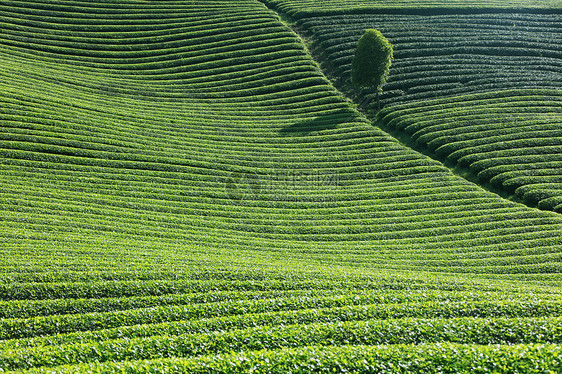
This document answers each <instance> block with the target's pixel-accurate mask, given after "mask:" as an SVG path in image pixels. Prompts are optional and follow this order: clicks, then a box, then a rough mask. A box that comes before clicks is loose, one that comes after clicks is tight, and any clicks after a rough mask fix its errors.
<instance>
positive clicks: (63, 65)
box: [0, 0, 562, 373]
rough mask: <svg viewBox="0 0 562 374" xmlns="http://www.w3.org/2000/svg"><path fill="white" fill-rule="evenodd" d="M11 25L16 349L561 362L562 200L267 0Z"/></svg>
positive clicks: (105, 8) (35, 362) (41, 365)
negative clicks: (413, 132) (342, 56)
mask: <svg viewBox="0 0 562 374" xmlns="http://www.w3.org/2000/svg"><path fill="white" fill-rule="evenodd" d="M0 27H1V30H2V32H0V76H1V79H0V102H1V104H0V123H1V129H2V131H1V132H0V154H1V159H0V160H1V163H2V167H1V168H0V180H1V183H2V187H3V188H2V189H1V190H0V194H1V198H0V204H1V210H2V215H1V219H0V245H1V247H0V259H1V260H0V372H43V373H46V372H61V373H63V372H68V373H76V372H201V373H211V372H241V373H242V372H243V373H245V372H249V371H252V372H270V373H276V372H287V373H290V372H294V373H297V372H318V371H324V372H328V371H329V372H333V371H340V372H344V371H345V370H347V371H363V372H377V373H378V372H380V373H385V372H386V373H396V372H404V373H410V372H427V373H430V372H438V371H440V372H445V373H456V372H466V371H469V370H470V371H473V372H506V373H508V372H514V371H519V372H541V373H542V372H548V370H550V371H551V372H558V371H560V370H561V367H560V366H561V363H560V361H559V358H558V357H559V355H560V341H561V336H562V335H561V332H560V326H561V324H560V316H561V313H560V311H561V303H560V301H561V300H562V299H561V295H560V288H559V282H560V276H559V274H560V269H561V265H560V264H561V262H560V257H561V253H560V248H561V246H562V237H561V235H560V233H561V232H562V217H560V215H559V214H557V213H554V212H547V211H539V210H537V209H532V208H529V207H527V206H525V205H522V204H519V203H515V202H512V201H508V200H505V199H503V198H501V197H499V196H497V195H495V194H492V193H489V192H487V191H485V190H483V189H482V188H480V187H479V186H477V185H475V184H472V183H470V182H467V181H466V180H465V179H463V178H460V177H458V176H455V175H454V174H453V173H451V172H450V170H449V169H448V168H446V167H445V166H443V165H442V164H440V163H438V162H436V161H433V160H432V159H430V158H428V157H426V156H423V155H421V154H419V153H417V152H415V151H413V150H412V149H410V148H407V147H405V146H403V145H402V144H400V143H399V142H398V141H397V140H396V139H394V138H392V137H391V136H390V135H388V134H387V133H385V132H383V131H382V130H380V129H378V128H377V127H374V126H373V124H372V123H371V122H370V121H369V120H368V119H367V118H366V117H365V116H364V115H363V114H361V113H360V112H358V111H357V110H356V109H355V107H354V105H353V104H352V103H350V102H349V101H348V100H346V99H345V98H344V97H343V96H342V94H340V93H339V92H338V91H337V90H336V89H335V88H334V87H333V86H332V85H331V83H330V82H329V81H328V79H326V77H325V76H324V75H323V74H322V72H321V71H320V69H319V67H318V65H317V64H316V63H315V62H314V61H313V60H312V58H311V57H310V55H309V54H308V53H307V50H306V49H305V47H304V45H303V44H302V41H301V39H300V38H299V37H298V36H297V35H296V34H295V33H294V32H293V31H292V30H291V29H290V28H289V27H288V26H286V25H285V24H284V23H283V22H282V21H281V19H280V18H279V16H278V15H277V14H276V13H275V12H273V11H271V10H269V9H268V8H267V7H266V6H265V5H263V4H261V3H260V2H257V1H253V0H241V1H236V2H233V1H216V0H215V1H206V0H196V1H190V2H181V1H158V2H143V3H139V2H137V1H133V0H128V1H120V2H113V1H101V0H97V1H66V0H49V1H4V2H2V3H1V4H0ZM389 84H390V83H389ZM529 89H531V88H529ZM550 91H553V92H557V91H556V90H555V88H551V89H550ZM550 91H548V90H546V89H544V92H545V94H544V96H545V97H546V96H548V95H547V92H550ZM487 94H488V93H486V92H484V93H474V95H476V98H481V96H482V95H487ZM479 95H480V96H479ZM551 96H554V94H552V95H551ZM481 99H483V98H481ZM389 100H390V98H389ZM545 100H546V99H545ZM490 102H492V101H490ZM409 103H410V102H406V101H404V102H399V101H396V102H395V103H394V104H393V105H402V106H403V107H401V110H403V111H404V112H407V111H408V107H407V105H409ZM397 108H398V107H397ZM385 110H386V109H385ZM388 115H389V116H390V115H391V113H390V112H389V113H388ZM537 126H538V124H537ZM478 370H480V371H478Z"/></svg>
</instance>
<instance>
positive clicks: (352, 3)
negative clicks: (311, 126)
mask: <svg viewBox="0 0 562 374" xmlns="http://www.w3.org/2000/svg"><path fill="white" fill-rule="evenodd" d="M261 1H262V2H264V3H265V4H267V5H268V6H269V7H271V8H273V9H276V10H277V11H279V12H281V13H284V14H287V15H289V16H290V17H292V18H294V19H301V18H306V17H313V16H319V15H335V14H355V13H357V14H370V13H417V14H419V13H425V14H428V15H433V14H436V13H443V12H445V13H480V12H482V11H484V12H509V11H510V10H512V9H513V8H516V9H526V10H533V11H541V10H542V11H544V10H547V11H558V12H559V11H560V9H561V8H562V7H561V6H560V3H559V2H557V1H555V0H540V1H530V0H509V1H500V0H468V1H462V0H449V1H445V0H384V1H383V0H324V1H321V2H319V1H315V0H261Z"/></svg>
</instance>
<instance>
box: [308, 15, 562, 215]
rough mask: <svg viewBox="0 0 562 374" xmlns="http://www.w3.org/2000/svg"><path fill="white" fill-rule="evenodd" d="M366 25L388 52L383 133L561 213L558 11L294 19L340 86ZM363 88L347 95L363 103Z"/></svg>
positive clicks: (561, 38)
mask: <svg viewBox="0 0 562 374" xmlns="http://www.w3.org/2000/svg"><path fill="white" fill-rule="evenodd" d="M449 12H450V11H449ZM373 25H375V26H376V27H378V28H380V29H381V31H382V32H383V33H385V34H386V35H387V36H388V38H389V40H390V41H391V42H392V43H393V44H394V47H395V55H396V59H395V61H394V64H393V68H392V73H391V76H390V80H389V82H388V84H387V85H386V86H385V91H386V92H385V94H384V97H383V99H382V104H383V106H384V110H383V111H382V112H380V113H378V115H379V120H380V121H381V122H382V123H381V126H382V127H383V128H385V129H387V131H390V132H393V133H395V135H396V136H397V137H399V138H401V139H403V140H404V141H405V142H406V143H408V144H411V145H412V146H413V147H414V148H418V149H420V150H423V151H425V152H428V153H429V154H431V155H433V157H434V158H436V159H439V160H441V161H443V162H446V163H448V165H449V166H451V167H454V168H457V169H459V173H461V174H462V173H468V174H470V175H471V176H472V178H471V179H472V180H474V181H477V182H479V183H481V184H484V185H489V186H490V187H491V188H494V189H495V190H496V191H498V192H500V193H503V194H504V195H505V196H513V197H514V199H516V200H517V201H520V202H523V203H525V204H528V205H530V206H534V207H538V208H540V209H545V210H553V211H556V212H559V213H560V212H562V179H561V178H560V176H561V175H562V168H561V165H562V164H561V163H560V161H561V160H562V159H561V150H562V148H560V147H561V146H562V137H561V134H562V105H561V98H562V89H561V87H562V65H561V64H562V26H561V25H562V14H561V12H560V10H559V9H551V10H545V11H544V13H541V12H538V13H537V10H534V11H533V12H531V11H529V12H528V13H525V12H522V13H510V12H501V13H498V12H496V13H490V12H484V13H478V12H477V11H476V10H472V11H470V12H468V13H467V14H447V12H446V13H443V14H436V15H426V14H424V15H419V14H417V15H416V14H406V15H404V14H402V15H401V14H366V15H341V16H314V17H304V18H302V19H300V20H299V27H301V28H302V29H303V30H305V31H306V32H308V33H310V34H311V35H312V37H313V40H314V44H313V49H315V50H317V52H318V54H319V56H320V57H319V58H320V59H321V60H322V61H324V62H325V64H326V66H327V68H328V69H330V70H331V71H332V74H333V75H334V76H336V77H338V78H339V80H338V83H339V84H338V86H340V87H344V88H343V89H344V90H345V87H346V86H347V87H349V84H348V81H349V79H348V77H349V75H350V71H351V60H352V58H353V54H354V51H355V45H356V43H357V39H358V38H359V37H360V36H361V35H362V32H363V31H364V30H365V29H367V28H369V27H373ZM350 89H351V88H350ZM355 91H357V90H355ZM373 92H374V91H373V90H371V92H369V91H368V90H365V91H364V92H355V93H354V94H355V95H358V97H359V99H358V101H359V102H362V103H365V104H367V106H369V101H368V100H369V98H370V97H372V96H373Z"/></svg>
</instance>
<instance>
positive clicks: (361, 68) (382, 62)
mask: <svg viewBox="0 0 562 374" xmlns="http://www.w3.org/2000/svg"><path fill="white" fill-rule="evenodd" d="M393 54H394V52H393V47H392V44H390V42H389V41H388V40H387V39H386V38H385V37H384V36H383V35H382V34H381V32H380V31H378V30H375V29H368V30H367V31H365V34H364V35H363V36H362V37H361V39H359V42H358V43H357V49H356V51H355V56H354V57H353V62H352V66H351V81H352V83H353V84H355V85H357V86H359V87H372V88H374V89H375V90H376V91H377V94H379V93H381V92H382V86H383V85H384V83H385V82H386V80H387V78H388V75H389V71H390V64H391V61H392V59H393Z"/></svg>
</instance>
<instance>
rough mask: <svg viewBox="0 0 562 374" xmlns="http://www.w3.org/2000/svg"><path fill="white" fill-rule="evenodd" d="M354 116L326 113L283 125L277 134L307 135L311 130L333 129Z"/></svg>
mask: <svg viewBox="0 0 562 374" xmlns="http://www.w3.org/2000/svg"><path fill="white" fill-rule="evenodd" d="M353 118H354V116H353V115H352V114H350V113H344V114H338V115H328V116H321V117H316V118H313V119H311V120H308V121H303V122H297V123H294V124H292V125H290V126H287V127H284V128H282V129H281V130H279V134H281V135H285V136H289V135H297V136H299V135H308V134H310V133H312V132H319V131H323V130H333V129H335V128H337V127H338V125H340V124H342V123H346V122H350V121H352V120H353Z"/></svg>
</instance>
